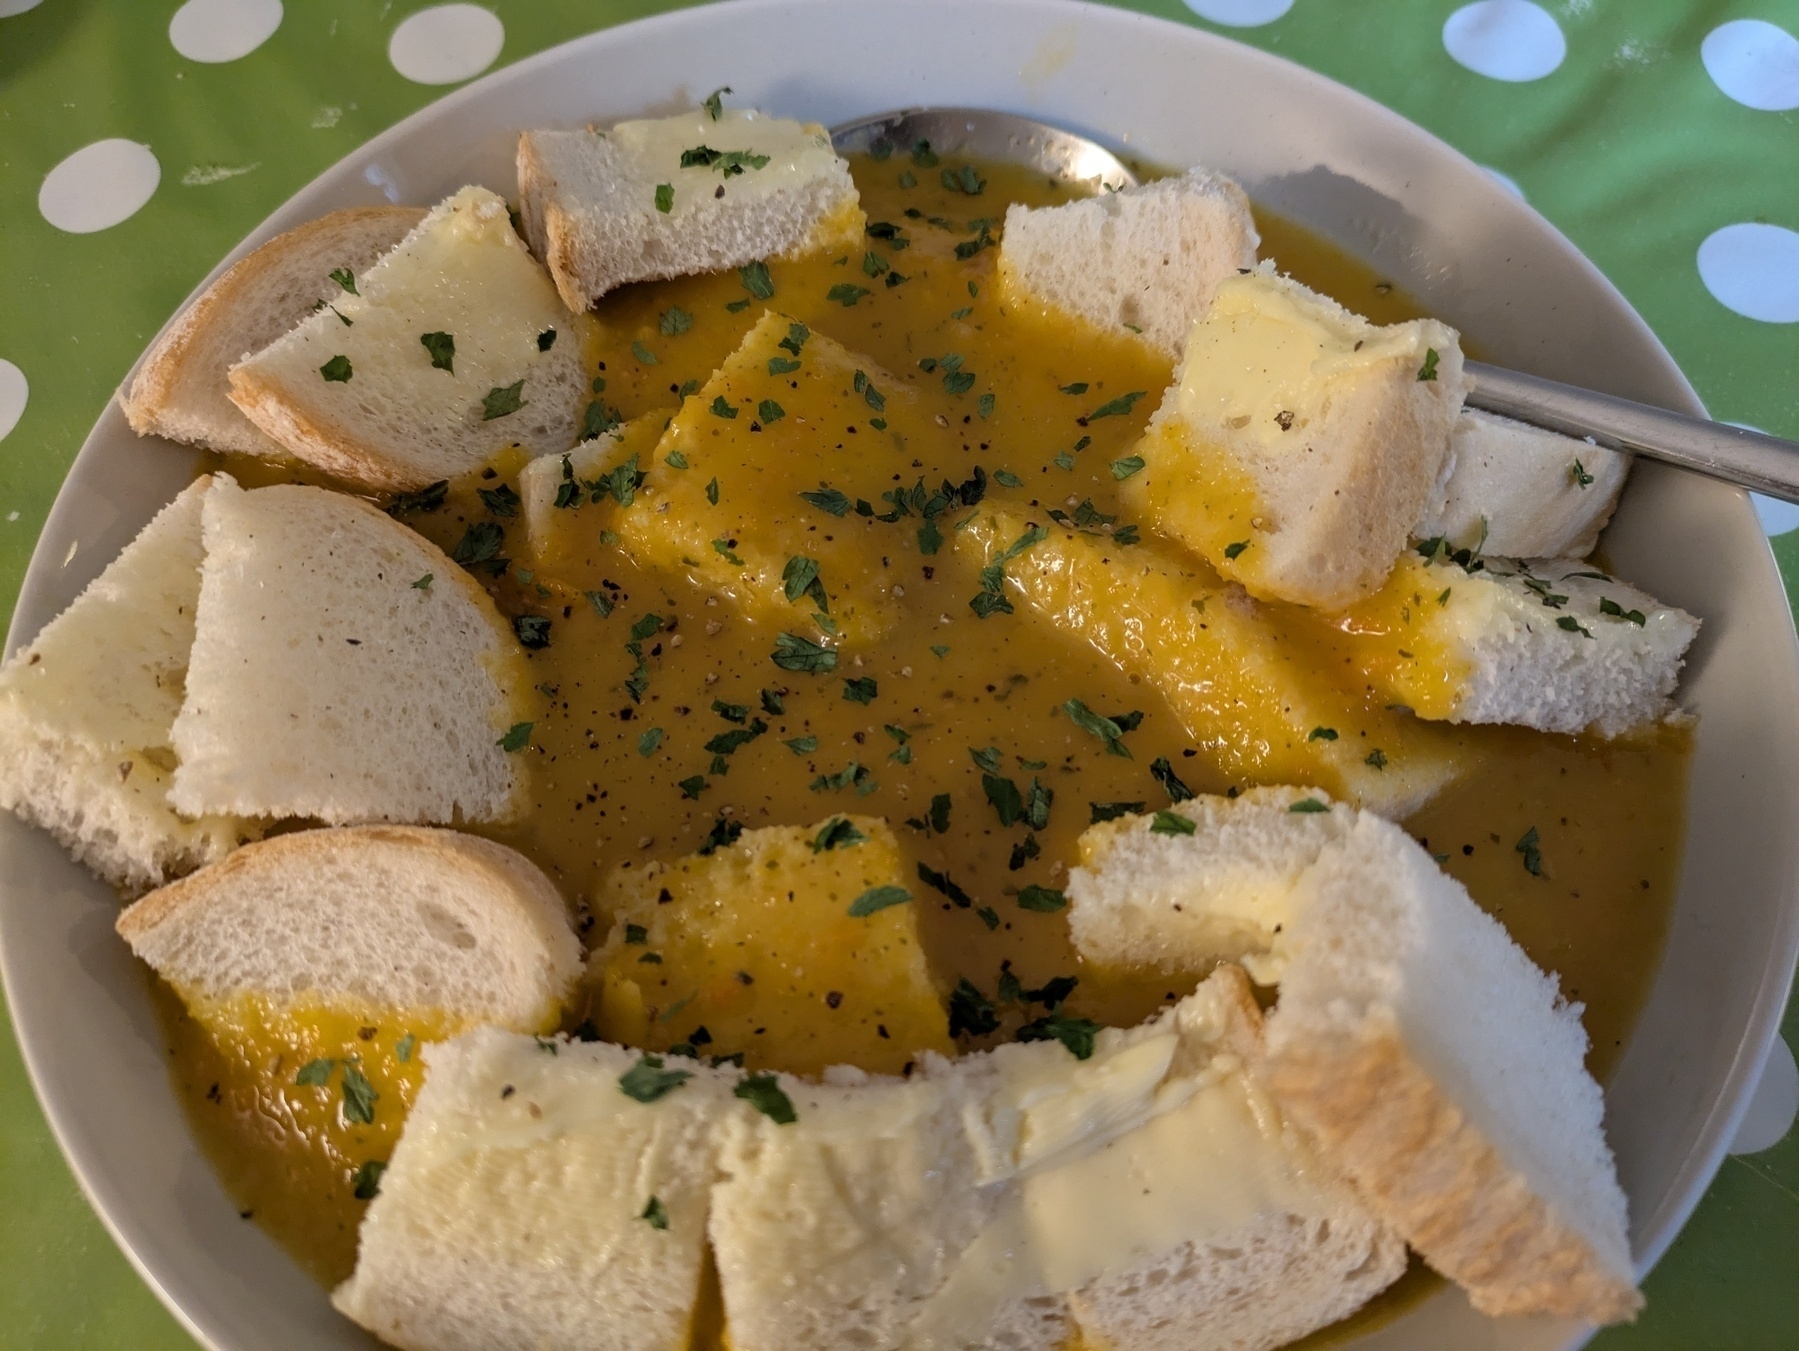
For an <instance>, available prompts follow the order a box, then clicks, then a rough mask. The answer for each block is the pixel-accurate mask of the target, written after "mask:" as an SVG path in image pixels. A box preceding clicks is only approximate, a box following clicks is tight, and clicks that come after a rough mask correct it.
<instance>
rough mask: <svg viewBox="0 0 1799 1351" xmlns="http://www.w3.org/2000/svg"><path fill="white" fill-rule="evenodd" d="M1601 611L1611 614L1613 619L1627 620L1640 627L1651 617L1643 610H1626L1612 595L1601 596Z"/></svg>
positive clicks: (1604, 613)
mask: <svg viewBox="0 0 1799 1351" xmlns="http://www.w3.org/2000/svg"><path fill="white" fill-rule="evenodd" d="M1599 613H1600V614H1602V615H1610V616H1611V617H1612V618H1613V619H1622V620H1626V621H1628V622H1629V623H1632V624H1635V625H1636V626H1637V627H1638V628H1642V627H1643V626H1644V625H1646V624H1647V623H1648V622H1649V617H1648V616H1647V615H1645V614H1644V613H1643V612H1642V611H1641V610H1626V609H1625V608H1624V607H1623V606H1622V605H1620V604H1618V602H1617V601H1615V600H1613V599H1612V598H1611V597H1610V596H1601V597H1600V598H1599Z"/></svg>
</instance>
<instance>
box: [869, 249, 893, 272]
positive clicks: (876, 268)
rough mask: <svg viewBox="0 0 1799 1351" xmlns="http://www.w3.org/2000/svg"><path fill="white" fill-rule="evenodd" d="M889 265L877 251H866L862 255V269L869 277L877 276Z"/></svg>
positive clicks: (890, 265) (888, 267)
mask: <svg viewBox="0 0 1799 1351" xmlns="http://www.w3.org/2000/svg"><path fill="white" fill-rule="evenodd" d="M891 267H892V264H891V263H889V262H888V261H887V260H886V259H885V258H883V257H881V255H880V254H878V253H874V252H867V253H864V254H863V255H862V271H863V272H864V273H866V274H867V275H868V276H870V277H878V276H880V275H881V274H882V273H883V272H886V271H888V270H889V269H890V268H891Z"/></svg>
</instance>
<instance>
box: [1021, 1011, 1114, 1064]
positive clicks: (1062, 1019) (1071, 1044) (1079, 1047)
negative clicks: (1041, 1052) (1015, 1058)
mask: <svg viewBox="0 0 1799 1351" xmlns="http://www.w3.org/2000/svg"><path fill="white" fill-rule="evenodd" d="M1098 1032H1099V1024H1098V1023H1096V1022H1094V1021H1093V1020H1092V1019H1091V1018H1073V1017H1070V1016H1069V1015H1067V1014H1065V1013H1052V1014H1050V1015H1049V1016H1048V1017H1046V1018H1039V1019H1037V1020H1036V1021H1035V1022H1030V1023H1026V1024H1025V1025H1024V1026H1023V1027H1021V1028H1019V1029H1018V1038H1017V1039H1018V1040H1019V1041H1059V1042H1061V1043H1062V1045H1063V1046H1065V1047H1067V1048H1068V1051H1069V1053H1070V1054H1071V1055H1073V1056H1074V1058H1075V1059H1076V1060H1085V1059H1087V1058H1088V1057H1089V1056H1091V1055H1092V1054H1093V1038H1094V1037H1095V1035H1096V1034H1097V1033H1098Z"/></svg>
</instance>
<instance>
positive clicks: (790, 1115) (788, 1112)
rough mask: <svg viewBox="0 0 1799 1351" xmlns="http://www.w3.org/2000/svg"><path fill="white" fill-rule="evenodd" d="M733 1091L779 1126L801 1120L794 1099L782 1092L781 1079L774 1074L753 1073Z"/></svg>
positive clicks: (789, 1124)
mask: <svg viewBox="0 0 1799 1351" xmlns="http://www.w3.org/2000/svg"><path fill="white" fill-rule="evenodd" d="M731 1091H732V1092H733V1093H734V1094H735V1095H736V1096H737V1097H740V1098H742V1099H743V1100H744V1101H745V1102H747V1103H748V1104H749V1105H750V1106H751V1107H754V1108H755V1109H756V1110H757V1111H758V1112H760V1113H762V1115H763V1116H765V1117H767V1118H768V1119H769V1120H770V1121H772V1122H774V1123H775V1125H777V1126H791V1125H792V1124H793V1123H794V1122H796V1121H798V1120H799V1114H798V1113H796V1112H795V1111H794V1110H793V1099H792V1098H790V1097H788V1096H787V1094H786V1093H784V1092H782V1090H781V1084H780V1081H779V1080H777V1079H776V1078H775V1076H774V1075H772V1074H752V1075H750V1076H749V1077H748V1078H746V1079H745V1080H744V1081H743V1082H742V1083H740V1084H738V1085H737V1087H736V1088H734V1089H732V1090H731Z"/></svg>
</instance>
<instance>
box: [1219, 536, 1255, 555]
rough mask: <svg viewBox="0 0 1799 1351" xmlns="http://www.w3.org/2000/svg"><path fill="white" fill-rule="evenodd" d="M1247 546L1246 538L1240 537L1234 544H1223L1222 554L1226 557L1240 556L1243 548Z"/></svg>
mask: <svg viewBox="0 0 1799 1351" xmlns="http://www.w3.org/2000/svg"><path fill="white" fill-rule="evenodd" d="M1248 547H1249V541H1248V540H1246V539H1240V540H1238V541H1237V542H1236V543H1234V544H1227V545H1225V546H1224V556H1225V557H1226V558H1237V557H1240V556H1241V555H1242V553H1243V551H1244V550H1245V549H1247V548H1248Z"/></svg>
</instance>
